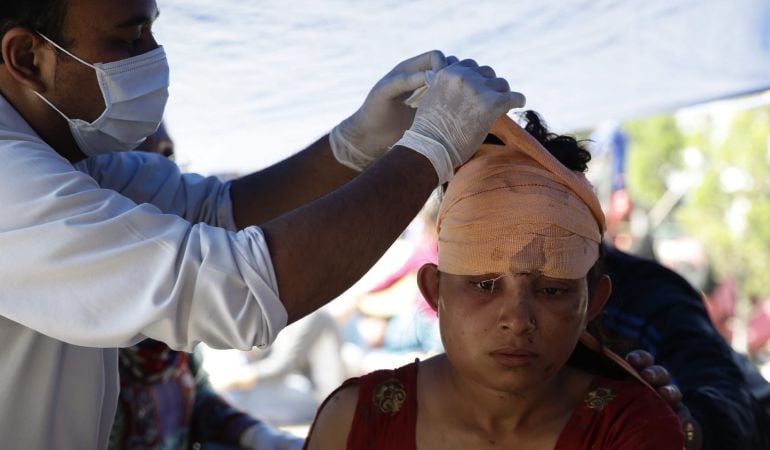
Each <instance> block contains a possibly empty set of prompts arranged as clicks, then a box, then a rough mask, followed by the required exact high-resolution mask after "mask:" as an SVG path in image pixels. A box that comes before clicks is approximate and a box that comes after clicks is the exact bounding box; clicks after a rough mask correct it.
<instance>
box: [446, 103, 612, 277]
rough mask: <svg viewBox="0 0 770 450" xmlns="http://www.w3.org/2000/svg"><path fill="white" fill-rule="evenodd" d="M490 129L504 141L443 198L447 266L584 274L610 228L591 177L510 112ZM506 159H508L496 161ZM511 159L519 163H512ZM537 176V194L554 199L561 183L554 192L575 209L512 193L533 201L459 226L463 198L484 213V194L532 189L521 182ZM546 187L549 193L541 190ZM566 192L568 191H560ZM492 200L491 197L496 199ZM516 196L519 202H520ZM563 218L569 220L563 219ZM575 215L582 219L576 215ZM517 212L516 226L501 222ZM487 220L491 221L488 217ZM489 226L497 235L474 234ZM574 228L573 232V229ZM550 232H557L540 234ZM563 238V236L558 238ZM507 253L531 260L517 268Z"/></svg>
mask: <svg viewBox="0 0 770 450" xmlns="http://www.w3.org/2000/svg"><path fill="white" fill-rule="evenodd" d="M490 133H491V134H493V135H495V136H497V137H498V138H500V140H501V141H502V142H503V143H504V145H503V146H500V145H493V144H484V145H482V146H481V147H480V149H479V150H478V152H477V154H476V155H475V156H474V158H473V159H471V161H469V162H468V163H467V164H466V165H464V166H462V167H461V168H460V169H459V170H458V173H457V175H456V177H455V179H454V180H453V181H452V183H450V185H449V189H448V190H447V192H446V194H445V196H444V199H443V201H442V205H441V210H440V211H439V220H438V223H437V227H438V232H439V269H440V270H442V271H444V272H448V273H454V274H458V275H479V274H485V273H501V272H505V271H508V270H509V268H512V269H514V270H518V269H521V270H522V271H526V272H531V271H538V272H541V273H544V274H545V275H549V276H555V277H558V278H572V279H577V278H582V277H584V276H585V275H586V273H587V272H588V270H589V269H590V267H591V266H592V265H593V264H594V263H595V262H596V260H597V259H598V256H599V249H598V247H599V245H600V243H601V239H602V234H603V231H604V228H605V220H604V214H603V212H602V210H601V206H600V204H599V200H598V198H597V197H596V195H595V194H594V192H593V187H592V186H591V184H590V183H589V182H588V180H587V179H586V177H585V174H584V173H582V172H579V171H572V170H570V169H569V168H567V167H566V166H564V165H563V164H562V163H561V162H560V161H559V160H558V159H557V158H556V157H555V156H553V155H552V154H551V153H550V152H549V151H548V150H546V149H545V148H544V147H543V146H542V145H541V144H540V143H539V142H538V141H537V140H536V139H535V138H534V137H533V136H531V135H530V134H529V133H528V132H526V131H525V130H523V129H522V128H521V127H520V126H519V125H518V124H516V123H515V122H514V121H513V120H512V119H511V118H510V117H508V116H506V115H504V116H502V117H501V118H500V119H499V120H498V121H497V122H496V123H495V125H494V126H493V128H492V130H491V131H490ZM498 156H499V157H500V158H499V159H501V160H502V162H500V161H494V160H493V159H490V158H495V157H498ZM506 158H510V159H513V160H515V161H514V162H509V161H506ZM509 167H510V169H509ZM495 171H497V172H495ZM498 172H499V173H498ZM522 174H527V175H522ZM531 174H534V175H531ZM530 175H531V176H533V177H534V178H535V179H534V180H533V181H532V182H531V183H532V186H535V187H534V188H532V189H533V191H532V192H531V193H530V194H531V195H530V197H533V198H534V197H537V196H538V195H540V196H541V197H542V196H543V195H546V196H547V194H548V191H549V188H553V187H554V186H556V187H557V189H551V190H552V191H554V192H555V194H554V195H556V196H557V197H564V196H565V195H566V196H567V197H569V198H568V199H567V200H566V201H568V203H569V205H568V206H569V208H567V209H566V210H565V211H561V210H559V205H554V204H555V203H558V201H556V200H554V201H548V199H543V198H539V199H538V200H537V202H536V203H534V204H533V203H532V199H531V198H529V199H528V198H526V195H527V194H511V195H516V197H510V198H511V199H514V198H515V199H516V201H524V202H529V203H530V204H529V205H527V206H525V207H523V208H521V209H520V210H519V211H518V212H517V211H516V209H515V208H516V206H512V208H511V209H509V210H502V211H500V212H501V214H497V213H498V211H495V210H492V211H485V212H484V214H483V215H482V217H484V218H481V219H478V222H476V220H477V218H474V216H473V214H470V215H468V214H465V216H464V217H462V219H463V220H465V222H463V221H462V220H460V223H461V226H458V224H457V223H452V222H453V221H452V219H454V218H455V217H454V216H457V215H459V216H463V214H458V213H457V212H454V213H453V212H452V211H453V209H454V208H458V207H462V206H458V205H457V203H458V202H459V203H462V202H464V201H466V200H467V199H470V201H472V202H476V203H475V204H474V203H470V204H471V205H473V206H472V208H471V209H473V208H479V209H482V210H483V206H482V205H483V203H482V202H485V200H484V199H481V198H476V197H478V196H485V195H486V196H487V199H490V198H494V197H493V196H494V195H502V196H505V195H506V192H505V191H506V190H516V189H515V188H516V186H518V187H523V190H525V191H526V190H527V189H528V188H529V187H531V186H529V185H528V183H529V182H530V181H529V180H526V181H522V180H521V179H522V178H523V177H527V176H530ZM513 177H515V178H513ZM507 183H512V184H510V185H509V184H507ZM538 185H540V186H538ZM511 186H513V188H511ZM509 188H510V189H509ZM495 189H499V190H501V191H502V192H500V193H497V194H496V193H494V192H492V191H494V190H495ZM538 189H541V191H542V192H537V190H538ZM559 190H561V191H564V192H557V191H559ZM565 192H566V194H565ZM561 200H564V199H563V198H562V199H561ZM561 200H560V201H561ZM486 201H487V202H489V200H486ZM516 201H513V202H512V204H513V205H516V203H517V202H516ZM546 204H547V205H548V206H547V207H546V206H543V207H542V208H541V207H533V205H546ZM549 208H550V210H549ZM563 215H566V216H568V217H565V218H564V220H562V217H561V216H563ZM570 215H573V216H576V217H569V216H570ZM510 216H516V219H513V221H514V223H512V224H510V226H509V224H507V223H503V222H501V221H508V220H509V219H508V218H507V217H510ZM487 217H490V219H489V220H487V219H486V218H487ZM495 221H497V222H495ZM455 222H457V221H455ZM519 222H521V223H519ZM532 222H534V223H532ZM537 222H541V223H537ZM571 222H575V223H574V224H572V225H573V226H566V227H565V226H564V225H565V224H570V223H571ZM528 226H529V227H530V228H529V230H528V228H527V227H528ZM448 227H450V228H451V227H454V229H452V230H447V228H448ZM496 227H497V228H496ZM485 228H486V229H487V230H495V231H494V232H493V235H492V236H490V237H489V238H487V239H482V238H480V237H479V236H478V234H479V233H475V234H476V235H474V232H476V231H478V230H483V229H485ZM560 228H561V229H560ZM566 229H569V232H568V231H567V230H566ZM512 230H515V231H512ZM570 232H571V233H570ZM543 233H545V234H546V235H550V237H543V236H540V235H541V234H543ZM570 234H573V235H570ZM557 235H558V237H554V236H557ZM532 236H534V237H535V240H538V239H539V242H538V243H532V242H526V241H527V240H528V239H529V238H530V237H532ZM527 244H532V245H533V246H534V247H533V248H529V247H527ZM525 247H526V248H525ZM530 247H532V246H530ZM548 248H550V250H548ZM501 252H502V253H504V254H508V255H511V256H513V255H518V256H521V257H522V258H523V259H522V258H516V259H515V260H514V259H511V258H509V259H511V260H512V261H518V262H522V261H523V262H525V263H527V264H529V265H526V267H521V268H518V267H513V266H511V267H509V264H510V263H509V261H508V260H507V259H501V258H500V254H501ZM543 253H550V255H547V254H546V255H543ZM495 255H496V257H495ZM538 259H539V260H540V261H539V262H538ZM527 261H529V262H527Z"/></svg>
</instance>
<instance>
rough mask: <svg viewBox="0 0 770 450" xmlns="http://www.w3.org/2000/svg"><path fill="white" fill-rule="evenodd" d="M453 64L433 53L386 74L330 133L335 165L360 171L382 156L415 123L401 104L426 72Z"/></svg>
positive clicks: (411, 114)
mask: <svg viewBox="0 0 770 450" xmlns="http://www.w3.org/2000/svg"><path fill="white" fill-rule="evenodd" d="M456 60H457V58H454V57H449V58H445V57H444V54H443V53H441V52H440V51H438V50H434V51H430V52H427V53H423V54H422V55H419V56H415V57H414V58H410V59H407V60H406V61H404V62H402V63H400V64H399V65H397V66H396V67H394V68H393V70H391V71H390V72H388V74H387V75H385V77H384V78H382V79H381V80H380V81H379V82H377V84H376V85H375V86H374V87H373V88H372V90H371V91H370V92H369V95H367V97H366V100H364V104H363V105H361V107H360V108H358V111H356V112H355V113H353V115H352V116H350V117H348V118H347V119H345V120H343V121H342V123H340V124H339V125H337V126H336V127H334V129H333V130H332V131H331V133H329V143H330V144H331V147H332V152H333V153H334V156H335V158H337V161H339V162H340V163H342V164H344V165H346V166H348V167H350V168H352V169H354V170H358V171H361V170H363V169H365V168H366V167H368V166H369V164H371V163H372V162H373V161H374V160H376V159H377V158H379V157H380V156H382V154H383V153H385V152H386V151H387V150H388V149H389V148H390V147H391V146H393V144H394V143H395V142H396V141H397V140H398V139H399V138H400V137H401V136H403V134H404V131H406V129H407V128H409V127H410V126H411V125H412V122H413V120H414V114H415V111H414V109H412V108H410V107H409V106H408V105H405V104H404V99H406V98H407V97H409V96H410V95H411V94H412V92H414V90H415V89H417V88H419V87H421V86H424V85H425V72H426V71H436V70H439V69H443V68H444V67H446V66H447V65H448V64H451V63H452V62H455V61H456Z"/></svg>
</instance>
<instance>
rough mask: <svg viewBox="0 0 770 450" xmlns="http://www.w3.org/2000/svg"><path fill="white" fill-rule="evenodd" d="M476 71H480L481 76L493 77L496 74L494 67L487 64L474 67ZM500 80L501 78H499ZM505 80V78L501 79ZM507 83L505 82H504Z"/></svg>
mask: <svg viewBox="0 0 770 450" xmlns="http://www.w3.org/2000/svg"><path fill="white" fill-rule="evenodd" d="M476 72H478V73H480V74H481V76H483V77H486V78H495V77H496V76H497V75H496V74H495V69H493V68H491V67H489V66H480V67H478V68H477V69H476ZM500 79H501V80H502V78H500ZM503 81H505V80H503ZM506 84H507V83H506Z"/></svg>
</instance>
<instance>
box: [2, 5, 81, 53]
mask: <svg viewBox="0 0 770 450" xmlns="http://www.w3.org/2000/svg"><path fill="white" fill-rule="evenodd" d="M66 14H67V0H2V1H1V2H0V39H2V37H3V36H5V33H7V32H8V30H10V29H11V28H13V27H24V28H28V29H30V30H32V31H39V32H41V33H43V34H44V35H46V36H47V37H48V38H50V39H52V40H53V41H54V42H56V43H58V44H59V45H62V46H64V47H65V48H66V47H67V45H68V43H67V42H66V40H65V39H64V36H63V34H62V29H63V27H64V17H65V16H66ZM2 62H3V60H2V55H0V63H2Z"/></svg>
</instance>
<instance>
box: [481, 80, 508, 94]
mask: <svg viewBox="0 0 770 450" xmlns="http://www.w3.org/2000/svg"><path fill="white" fill-rule="evenodd" d="M484 84H485V85H487V86H489V87H490V88H491V89H493V90H495V91H497V92H508V91H510V90H511V87H510V85H508V81H507V80H506V79H505V78H490V79H488V80H487V81H485V82H484Z"/></svg>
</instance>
